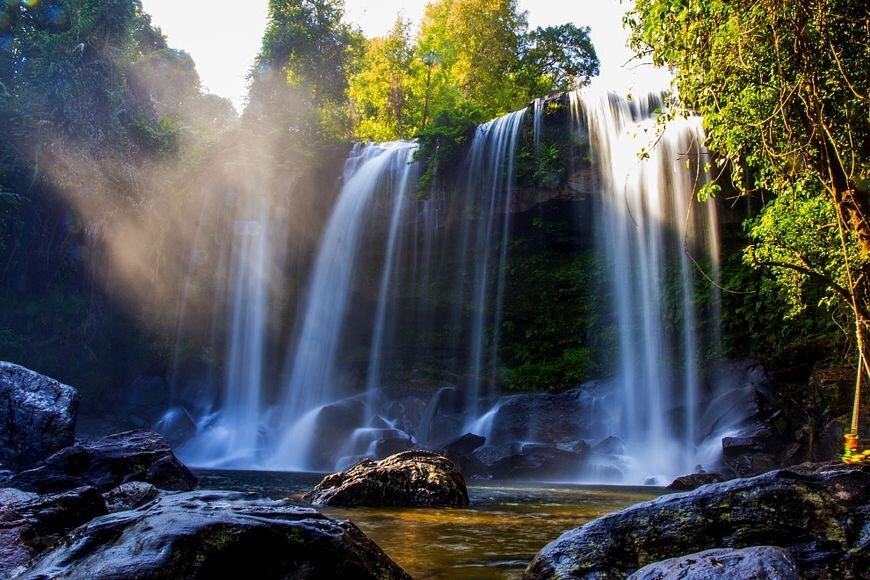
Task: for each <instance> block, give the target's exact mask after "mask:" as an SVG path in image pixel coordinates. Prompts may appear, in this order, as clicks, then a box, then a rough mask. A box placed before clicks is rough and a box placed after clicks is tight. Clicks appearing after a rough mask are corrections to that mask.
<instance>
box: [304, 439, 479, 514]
mask: <svg viewBox="0 0 870 580" xmlns="http://www.w3.org/2000/svg"><path fill="white" fill-rule="evenodd" d="M305 499H306V500H307V501H310V502H311V503H313V504H316V505H333V506H373V507H378V506H409V507H428V506H466V505H468V491H467V489H466V487H465V478H463V477H462V474H461V473H460V472H459V470H458V469H457V468H456V465H455V464H454V463H453V462H452V461H450V460H449V459H447V458H446V457H444V456H443V455H440V454H438V453H434V452H432V451H420V450H413V451H404V452H402V453H397V454H396V455H392V456H390V457H387V458H386V459H382V460H381V461H372V460H371V459H366V460H363V461H361V462H359V463H357V464H356V465H354V466H353V467H351V468H350V469H348V470H347V471H342V472H340V473H333V474H332V475H327V476H326V477H324V478H323V481H321V482H320V483H319V484H317V487H315V488H314V489H313V490H312V491H310V492H308V493H307V494H305Z"/></svg>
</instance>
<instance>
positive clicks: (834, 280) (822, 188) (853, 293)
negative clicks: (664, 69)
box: [626, 0, 870, 380]
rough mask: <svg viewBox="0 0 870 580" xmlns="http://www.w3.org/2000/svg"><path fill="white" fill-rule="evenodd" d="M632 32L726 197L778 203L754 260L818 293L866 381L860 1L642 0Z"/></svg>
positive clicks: (867, 151)
mask: <svg viewBox="0 0 870 580" xmlns="http://www.w3.org/2000/svg"><path fill="white" fill-rule="evenodd" d="M626 22H627V23H628V24H629V25H630V26H631V28H632V30H633V40H632V42H633V45H634V47H635V48H636V49H638V50H639V51H642V52H646V53H649V54H651V55H652V57H653V62H655V63H656V64H658V65H667V66H670V67H672V68H673V69H674V71H675V75H676V77H675V79H676V80H675V83H676V88H677V91H678V94H679V98H680V100H681V101H682V103H683V104H684V105H685V106H686V107H689V108H691V109H693V110H695V111H697V112H698V113H699V114H701V115H702V116H703V117H704V124H705V128H706V130H707V146H708V148H709V149H710V150H711V151H712V152H714V153H715V154H717V155H718V156H720V162H719V164H720V167H721V168H722V170H723V173H727V174H730V176H731V177H732V183H733V185H734V187H735V188H736V189H737V190H738V191H739V192H741V193H744V194H748V193H751V192H764V193H767V194H774V195H776V196H777V199H776V200H775V201H774V202H772V203H770V204H768V206H767V207H766V208H765V209H764V212H763V214H762V217H761V218H760V219H759V220H756V222H755V225H754V228H753V231H752V232H751V236H752V238H753V239H754V241H755V246H754V247H753V248H750V250H749V253H748V257H749V259H750V260H752V261H754V263H755V264H756V265H759V266H765V267H770V268H773V269H774V271H776V272H777V273H778V276H779V278H780V279H781V280H790V281H791V284H792V285H794V284H803V283H806V282H808V281H810V280H816V281H821V282H822V283H824V284H825V285H826V286H827V288H828V289H829V291H830V293H831V294H830V295H831V297H832V298H833V299H835V300H839V301H840V303H841V304H843V305H844V306H846V307H847V308H848V311H849V312H850V314H851V318H852V320H851V324H852V328H853V330H854V334H853V336H854V341H855V345H856V348H857V350H858V353H859V367H860V366H862V365H863V366H864V368H865V370H867V371H868V374H870V367H868V365H867V355H868V351H867V333H868V326H870V312H868V309H870V200H868V189H867V187H868V177H870V175H868V173H870V116H868V111H870V80H868V68H867V63H868V62H870V60H868V56H870V43H868V37H867V31H868V23H870V19H868V12H867V5H866V2H864V1H862V0H784V1H774V0H755V1H749V0H736V1H724V0H685V1H683V2H680V3H674V2H668V1H664V0H638V1H637V3H636V5H635V8H634V10H633V11H632V12H630V13H629V14H628V16H627V17H626ZM798 223H800V224H802V225H801V227H800V228H799V230H800V232H799V233H800V235H797V233H798V232H797V231H796V229H795V225H796V224H798ZM832 233H833V234H834V235H831V234H832ZM860 375H861V373H860V370H859V375H858V376H859V380H860Z"/></svg>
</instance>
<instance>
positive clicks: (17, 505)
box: [0, 487, 106, 578]
mask: <svg viewBox="0 0 870 580" xmlns="http://www.w3.org/2000/svg"><path fill="white" fill-rule="evenodd" d="M104 514H106V504H105V503H104V502H103V497H102V496H101V495H100V492H98V491H97V490H96V489H94V488H93V487H82V488H79V489H74V490H70V491H65V492H63V493H57V494H48V495H36V494H32V493H25V492H21V491H19V490H15V489H3V490H0V578H7V577H9V576H10V575H12V574H13V572H14V570H16V569H17V568H18V567H19V566H22V565H24V564H26V563H27V562H29V561H30V560H31V559H32V558H33V557H35V556H36V555H37V554H39V553H40V552H42V551H44V550H46V549H47V548H49V547H51V546H53V545H54V544H55V543H56V542H57V540H58V539H59V538H60V537H62V536H63V535H64V534H66V533H67V532H69V531H70V530H72V529H73V528H76V527H78V526H80V525H81V524H84V523H86V522H88V521H90V520H91V519H93V518H96V517H99V516H101V515H104Z"/></svg>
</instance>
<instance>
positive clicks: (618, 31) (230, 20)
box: [142, 0, 668, 110]
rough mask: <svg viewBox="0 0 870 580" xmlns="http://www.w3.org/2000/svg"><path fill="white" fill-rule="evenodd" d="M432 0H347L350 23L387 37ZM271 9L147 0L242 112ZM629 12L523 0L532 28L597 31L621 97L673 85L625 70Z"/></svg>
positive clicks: (581, 0)
mask: <svg viewBox="0 0 870 580" xmlns="http://www.w3.org/2000/svg"><path fill="white" fill-rule="evenodd" d="M429 1H431V0H377V1H376V2H375V1H373V0H345V7H346V17H345V20H346V21H348V22H350V23H352V24H357V25H359V26H360V27H361V28H362V30H363V32H364V33H365V34H366V36H370V37H371V36H380V35H383V34H386V32H387V31H388V30H389V29H390V28H391V27H392V25H393V22H394V21H395V19H396V16H397V15H399V14H401V15H402V16H403V17H405V18H409V19H411V20H412V21H413V22H414V23H419V22H420V18H421V16H422V14H423V9H424V7H425V6H426V4H427V3H428V2H429ZM267 4H268V0H245V1H244V2H239V1H238V0H234V1H232V2H230V1H227V0H184V1H181V2H180V1H179V0H142V5H143V6H144V8H145V11H146V12H148V13H149V14H151V17H152V21H153V22H154V24H156V25H157V26H159V27H160V28H161V30H162V31H163V33H164V34H165V35H166V36H167V38H168V39H169V45H170V46H172V47H173V48H180V49H182V50H185V51H187V52H189V53H190V55H191V56H192V57H193V60H194V61H195V62H196V68H197V70H198V71H199V75H200V78H201V79H202V82H203V85H204V86H205V88H206V90H208V91H209V92H212V93H215V94H217V95H220V96H222V97H227V98H229V99H231V100H232V101H233V104H235V106H236V108H237V109H239V110H241V108H242V107H243V106H244V101H245V94H246V92H247V88H246V81H245V77H246V75H247V73H248V70H249V69H250V67H251V64H252V63H253V61H254V57H255V56H256V54H257V52H258V51H259V49H260V42H261V40H262V38H263V32H264V30H265V27H266V14H267V9H266V8H267ZM242 6H244V8H243V9H242ZM626 6H627V3H626V0H574V1H567V0H519V7H520V9H521V10H524V11H527V12H528V20H529V27H530V28H535V27H538V26H552V25H557V24H564V23H566V22H572V23H574V24H575V25H577V26H589V27H590V28H591V34H590V36H591V37H592V42H593V44H594V45H595V50H596V51H597V53H598V58H599V59H600V61H601V75H600V77H599V78H598V79H596V81H595V85H597V86H598V87H606V88H608V89H612V90H616V91H619V92H626V91H628V90H630V89H642V88H661V87H664V86H665V85H666V84H667V78H668V77H667V74H666V73H664V71H661V70H655V69H653V68H652V67H651V66H650V65H644V64H640V65H638V64H637V63H629V64H628V65H626V62H627V61H628V60H629V59H630V58H631V56H632V53H631V51H629V49H628V48H626V46H625V41H626V39H627V36H628V35H627V33H626V32H625V31H624V30H623V29H622V14H623V12H624V11H625V10H626Z"/></svg>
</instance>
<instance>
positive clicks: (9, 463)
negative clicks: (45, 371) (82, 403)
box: [0, 362, 79, 472]
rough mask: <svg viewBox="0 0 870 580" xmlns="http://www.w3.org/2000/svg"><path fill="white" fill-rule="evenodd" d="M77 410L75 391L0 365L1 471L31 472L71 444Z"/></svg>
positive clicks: (2, 364) (5, 364) (6, 365)
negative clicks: (28, 470)
mask: <svg viewBox="0 0 870 580" xmlns="http://www.w3.org/2000/svg"><path fill="white" fill-rule="evenodd" d="M78 408H79V395H78V393H77V392H76V390H75V389H74V388H72V387H70V386H68V385H64V384H62V383H59V382H58V381H56V380H54V379H50V378H48V377H46V376H45V375H41V374H39V373H37V372H34V371H31V370H30V369H26V368H24V367H22V366H18V365H15V364H12V363H8V362H0V468H4V469H7V470H10V471H13V472H15V471H21V470H22V469H30V468H31V467H33V466H35V465H38V464H39V462H40V461H42V460H43V459H45V458H46V457H48V456H49V455H51V454H52V453H54V452H55V451H58V450H59V449H62V448H64V447H66V446H67V445H72V443H73V440H74V437H75V423H76V416H77V414H78Z"/></svg>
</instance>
